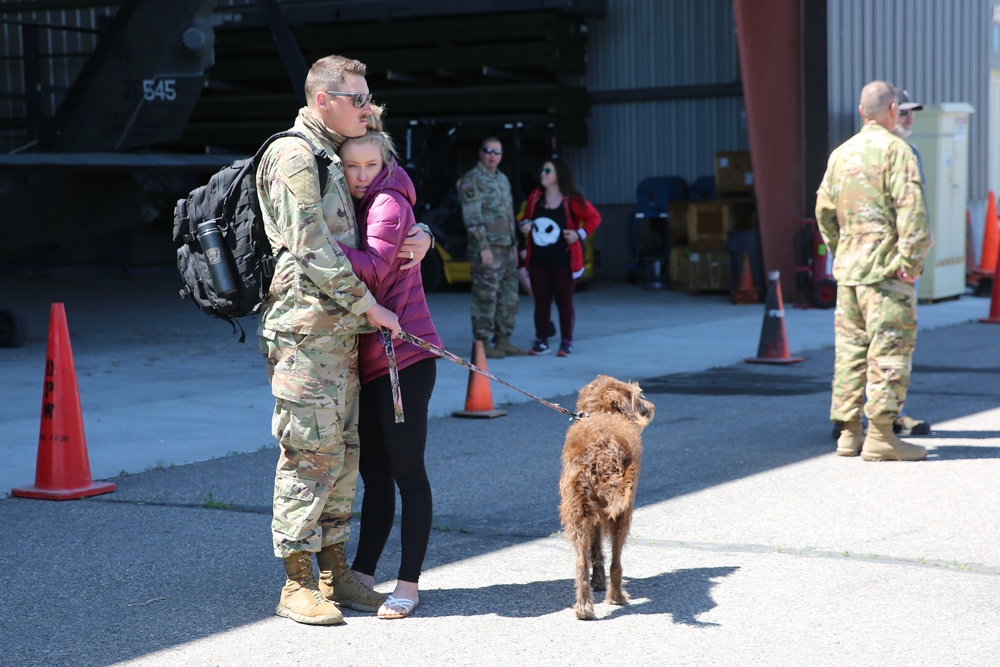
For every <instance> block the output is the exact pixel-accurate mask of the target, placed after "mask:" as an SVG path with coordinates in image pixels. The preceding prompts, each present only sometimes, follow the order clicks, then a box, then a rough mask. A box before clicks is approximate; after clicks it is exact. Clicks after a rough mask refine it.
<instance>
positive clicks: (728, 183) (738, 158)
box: [715, 151, 753, 194]
mask: <svg viewBox="0 0 1000 667" xmlns="http://www.w3.org/2000/svg"><path fill="white" fill-rule="evenodd" d="M715 192H716V193H718V194H722V193H734V192H735V193H741V194H746V193H752V192H753V167H752V165H751V163H750V151H719V152H718V153H716V154H715Z"/></svg>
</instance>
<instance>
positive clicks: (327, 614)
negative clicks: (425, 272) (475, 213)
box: [257, 56, 430, 625]
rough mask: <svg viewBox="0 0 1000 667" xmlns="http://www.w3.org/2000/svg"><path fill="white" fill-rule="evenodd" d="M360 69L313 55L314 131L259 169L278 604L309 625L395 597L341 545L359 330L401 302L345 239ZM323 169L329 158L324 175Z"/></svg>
mask: <svg viewBox="0 0 1000 667" xmlns="http://www.w3.org/2000/svg"><path fill="white" fill-rule="evenodd" d="M365 73H366V68H365V65H364V64H363V63H361V62H358V61H357V60H351V59H348V58H344V57H342V56H328V57H326V58H322V59H320V60H318V61H317V62H316V63H315V64H314V65H313V66H312V68H311V69H310V70H309V73H308V75H307V76H306V83H305V93H306V106H304V107H303V108H302V109H300V110H299V114H298V118H296V120H295V124H294V125H293V127H292V129H293V130H295V131H297V132H299V133H301V134H302V135H304V136H306V137H308V138H309V141H308V142H307V141H305V140H303V139H301V138H299V137H284V138H281V139H277V140H276V141H274V142H272V143H271V144H270V145H269V147H268V148H267V150H266V151H265V152H264V154H263V156H262V158H261V162H260V165H259V166H258V168H257V190H258V199H259V202H260V208H261V213H262V217H263V219H264V229H265V232H266V233H267V238H268V240H269V241H270V243H271V249H272V251H273V252H274V254H275V256H276V266H275V270H274V279H273V281H272V283H271V289H270V293H269V294H268V296H267V299H266V300H265V302H264V306H263V313H262V315H261V322H260V327H259V329H258V341H259V345H260V349H261V352H262V353H263V354H264V356H265V357H266V359H267V374H268V379H269V380H270V383H271V393H272V394H273V395H274V397H275V406H274V413H273V415H272V419H271V428H272V433H273V435H274V437H275V439H276V440H277V441H278V445H279V450H280V452H279V456H278V463H277V468H276V471H275V480H274V495H273V518H272V521H271V535H272V543H273V548H274V554H275V555H276V556H277V557H279V558H281V559H282V560H283V562H284V566H285V576H286V581H285V585H284V587H283V588H282V590H281V596H280V598H279V600H278V605H277V608H276V609H275V613H276V614H277V615H279V616H284V617H286V618H290V619H292V620H294V621H297V622H299V623H306V624H310V625H335V624H339V623H343V621H344V617H343V614H342V613H341V611H340V608H339V606H342V607H349V608H351V609H355V610H358V611H370V612H375V611H376V610H377V609H378V608H379V606H380V605H381V604H382V603H383V602H384V601H385V598H386V596H385V595H380V594H378V593H376V592H375V591H373V590H372V589H371V588H369V587H368V586H366V585H365V584H363V583H362V582H361V581H359V580H358V578H357V576H356V575H355V574H354V573H353V572H351V570H350V568H348V566H347V559H346V555H345V553H344V545H345V543H346V542H347V540H348V538H349V537H350V528H351V515H352V512H353V508H354V493H355V487H356V485H357V478H358V459H359V447H360V443H359V439H358V409H359V395H360V383H359V379H358V335H359V334H361V333H367V332H372V331H375V330H376V329H378V328H381V327H385V328H387V329H389V330H390V331H392V333H393V335H395V334H397V333H398V332H399V320H398V319H397V317H396V315H395V314H394V313H393V312H392V311H390V310H388V309H386V308H384V307H382V306H381V305H379V304H378V303H376V301H375V297H374V296H373V295H372V294H371V292H370V291H369V290H368V288H367V287H366V286H365V284H364V282H362V281H361V280H360V279H359V278H358V277H357V276H356V275H355V274H354V273H353V272H352V270H351V264H350V262H349V261H348V260H347V259H346V257H345V256H344V253H343V252H342V250H341V249H340V246H339V244H338V242H339V243H343V244H344V245H346V246H349V247H352V248H356V247H358V243H359V235H358V228H357V224H356V221H355V218H354V203H353V201H352V199H351V195H350V192H349V191H348V187H347V183H346V181H345V178H344V169H343V166H342V164H341V161H340V158H339V157H338V155H337V150H338V149H339V148H340V146H341V145H342V144H343V143H344V141H345V140H346V139H347V138H348V137H359V136H362V135H364V134H365V132H366V131H367V127H368V116H369V115H370V114H371V113H372V108H371V97H372V96H371V93H370V92H369V91H368V83H367V82H366V81H365ZM309 142H312V144H313V145H315V146H317V147H322V148H323V149H324V150H325V151H326V153H327V155H328V156H329V157H330V159H331V163H330V164H329V165H322V166H321V165H320V164H319V163H318V162H317V160H316V158H315V156H314V153H313V149H312V147H311V146H310V144H309ZM320 169H326V170H327V173H326V174H325V178H324V179H323V180H322V181H321V179H320V178H319V170H320ZM321 183H322V187H321ZM419 234H420V236H419V237H414V240H413V242H412V243H410V244H403V245H402V246H401V249H400V252H399V254H398V257H401V258H406V260H407V263H406V264H404V269H405V267H411V268H412V267H414V266H417V265H419V263H420V259H421V258H423V256H424V254H425V253H426V252H427V249H428V248H429V247H430V236H429V235H427V234H426V233H425V232H422V231H420V232H419ZM401 270H403V269H401ZM313 554H315V563H316V564H317V565H318V569H319V580H318V581H317V579H316V575H315V571H314V561H313ZM338 605H339V606H338Z"/></svg>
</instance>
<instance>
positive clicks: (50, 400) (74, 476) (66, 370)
mask: <svg viewBox="0 0 1000 667" xmlns="http://www.w3.org/2000/svg"><path fill="white" fill-rule="evenodd" d="M114 490H115V485H114V484H112V483H110V482H98V483H94V481H93V480H92V479H91V477H90V461H89V459H88V458H87V440H86V438H85V437H84V435H83V413H82V411H81V410H80V392H79V391H78V390H77V386H76V367H75V366H74V364H73V350H72V349H71V348H70V344H69V330H68V328H67V327H66V309H65V308H64V307H63V304H61V303H54V304H52V307H51V309H50V312H49V346H48V351H47V352H46V356H45V381H44V384H43V385H42V425H41V428H40V429H39V433H38V461H37V463H36V465H35V484H34V485H33V486H24V487H17V488H14V489H11V495H14V496H20V497H22V498H43V499H46V500H71V499H73V498H84V497H86V496H96V495H98V494H99V493H109V492H111V491H114Z"/></svg>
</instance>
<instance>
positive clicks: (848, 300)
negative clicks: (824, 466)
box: [816, 81, 930, 461]
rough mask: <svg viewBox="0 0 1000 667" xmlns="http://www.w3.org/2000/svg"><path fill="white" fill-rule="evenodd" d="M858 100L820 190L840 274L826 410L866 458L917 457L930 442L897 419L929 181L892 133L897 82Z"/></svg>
mask: <svg viewBox="0 0 1000 667" xmlns="http://www.w3.org/2000/svg"><path fill="white" fill-rule="evenodd" d="M858 110H859V112H860V114H861V117H862V119H863V121H864V124H863V126H862V128H861V131H860V132H858V133H857V134H856V135H854V136H853V137H851V138H850V139H848V140H847V141H846V142H844V143H843V144H841V145H840V146H839V147H838V148H837V149H836V150H834V151H833V153H832V154H831V155H830V160H829V163H828V165H827V169H826V174H825V175H824V177H823V182H822V184H821V185H820V187H819V191H818V192H817V196H816V219H817V221H818V222H819V228H820V231H821V233H822V234H823V240H824V241H825V242H826V244H827V247H828V248H829V249H830V252H831V253H832V255H833V258H834V259H833V275H834V278H836V279H837V309H836V312H835V314H834V327H835V331H834V339H835V344H836V357H835V362H834V370H833V398H832V401H831V406H830V419H831V420H833V421H834V422H839V423H841V424H842V430H841V434H840V438H839V439H838V441H837V454H839V455H841V456H857V454H858V450H859V449H860V450H861V456H862V458H864V459H865V460H868V461H917V460H921V459H923V458H924V457H926V455H927V450H926V449H924V448H923V447H920V446H917V445H912V444H910V443H906V442H903V441H902V440H900V439H899V438H898V437H897V436H896V434H895V433H893V428H892V426H893V420H894V419H895V418H896V416H897V415H898V414H899V410H900V407H901V406H902V405H903V402H904V401H905V400H906V392H907V389H908V388H909V384H910V367H911V362H912V358H913V349H914V346H915V345H916V338H917V320H916V293H915V291H914V288H913V283H914V282H915V281H916V279H917V278H918V277H919V276H920V273H921V271H922V269H923V264H922V263H923V260H924V258H925V257H926V256H927V253H928V251H929V250H930V234H929V232H928V227H927V215H926V209H925V208H924V198H923V187H922V184H921V178H920V171H919V168H918V166H917V159H916V156H914V154H913V151H912V150H911V149H910V147H909V145H908V144H907V143H906V142H905V141H904V140H903V139H900V138H899V137H898V136H896V135H895V134H893V130H894V128H895V127H896V124H897V121H898V114H899V106H898V102H897V101H896V93H895V90H894V88H893V87H892V85H890V84H888V83H886V82H884V81H873V82H871V83H869V84H867V85H866V86H865V87H864V88H863V89H862V91H861V103H860V105H859V106H858ZM866 391H867V402H866V401H865V394H866ZM862 409H863V410H864V413H865V415H866V416H867V417H868V434H867V435H866V436H862V425H861V412H862Z"/></svg>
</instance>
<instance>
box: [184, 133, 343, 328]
mask: <svg viewBox="0 0 1000 667" xmlns="http://www.w3.org/2000/svg"><path fill="white" fill-rule="evenodd" d="M282 137H298V138H300V139H304V140H305V141H306V142H308V143H309V145H310V146H311V147H312V150H313V154H314V155H315V157H316V162H317V164H318V165H319V181H320V183H319V185H320V192H322V191H323V189H324V188H325V187H326V179H327V174H328V171H327V169H328V167H329V166H330V164H331V160H330V156H329V155H327V153H326V151H325V150H323V149H322V148H320V147H318V146H316V145H315V144H314V143H313V142H312V141H310V139H309V137H307V136H306V135H304V134H302V133H300V132H292V131H288V132H279V133H277V134H274V135H272V136H270V137H269V138H268V139H267V141H265V142H264V144H263V145H262V146H261V147H260V148H259V149H258V150H257V153H256V154H254V156H253V157H251V158H247V159H244V160H237V161H236V162H233V163H232V164H231V165H229V166H228V167H223V168H222V169H220V170H219V171H218V172H216V173H215V174H213V175H212V177H211V178H210V179H209V181H208V184H207V185H202V186H200V187H197V188H195V189H194V190H192V191H191V193H190V194H189V195H188V196H187V197H186V198H184V199H179V200H177V207H176V208H175V209H174V231H173V238H174V243H175V244H177V270H178V271H180V274H181V280H183V282H184V287H183V288H182V289H181V290H180V295H181V298H182V299H186V298H188V297H190V298H191V299H192V300H193V301H194V304H195V305H196V306H198V308H200V309H201V310H202V311H203V312H205V313H208V314H209V315H213V316H215V317H219V318H221V319H224V320H226V321H227V322H229V323H230V324H231V325H232V327H233V332H235V331H236V327H237V326H238V324H239V323H238V322H236V320H235V319H234V318H237V317H243V316H245V315H255V314H258V313H259V312H260V307H261V305H262V304H263V302H264V299H265V298H266V297H267V293H268V290H269V289H270V287H271V278H272V277H273V276H274V265H275V259H276V256H275V255H274V254H272V252H271V244H270V243H269V242H268V240H267V234H265V232H264V219H263V217H262V216H261V212H260V203H259V202H258V201H257V180H256V178H257V175H256V172H257V166H258V165H259V164H260V159H261V156H262V155H263V154H264V151H265V149H267V147H268V146H269V145H270V144H271V142H272V141H274V140H275V139H280V138H282ZM240 332H241V335H240V342H241V343H242V342H243V341H244V340H246V333H245V332H243V327H242V326H240Z"/></svg>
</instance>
